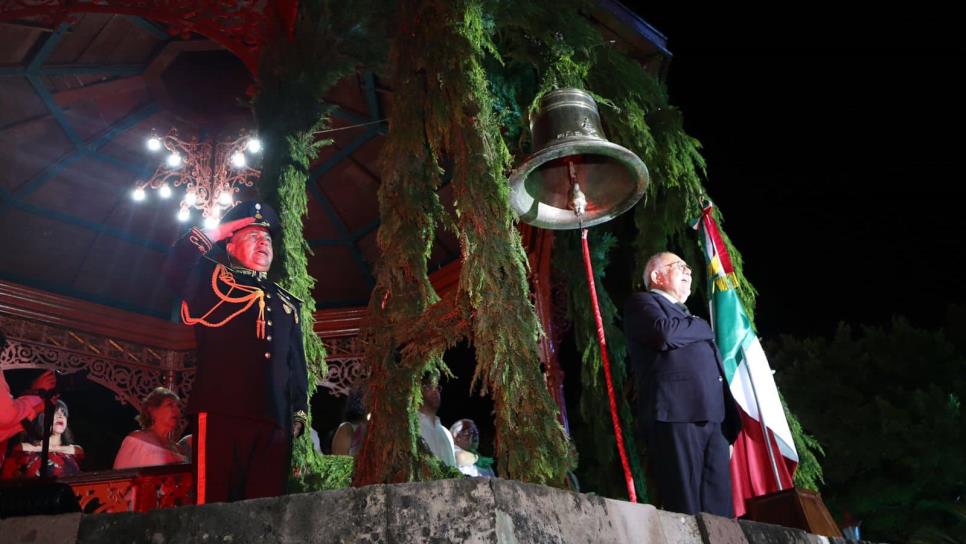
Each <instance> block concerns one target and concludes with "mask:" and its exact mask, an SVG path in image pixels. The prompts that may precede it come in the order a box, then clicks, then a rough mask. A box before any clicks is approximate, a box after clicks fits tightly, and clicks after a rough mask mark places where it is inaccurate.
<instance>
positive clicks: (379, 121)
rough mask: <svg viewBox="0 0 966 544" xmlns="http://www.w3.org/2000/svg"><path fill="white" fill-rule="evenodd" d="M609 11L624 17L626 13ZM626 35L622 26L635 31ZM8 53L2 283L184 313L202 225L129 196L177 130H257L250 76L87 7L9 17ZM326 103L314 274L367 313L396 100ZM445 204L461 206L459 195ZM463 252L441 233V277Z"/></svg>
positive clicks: (210, 52) (353, 96) (163, 34)
mask: <svg viewBox="0 0 966 544" xmlns="http://www.w3.org/2000/svg"><path fill="white" fill-rule="evenodd" d="M613 4H616V3H613ZM616 5H617V6H618V7H620V8H622V6H620V5H619V4H616ZM602 9H604V8H602ZM606 9H607V10H609V11H607V13H609V14H611V17H612V18H613V17H614V15H613V14H614V11H613V10H614V9H617V8H613V7H610V8H606ZM625 12H626V9H625ZM622 13H623V12H622ZM624 15H626V13H624ZM618 19H620V18H619V17H618ZM637 22H638V23H643V21H639V20H637ZM602 24H605V26H606V25H607V24H611V26H613V21H611V23H607V21H604V22H603V23H602ZM614 28H616V27H614ZM614 28H611V27H608V30H607V31H608V32H612V33H613V34H614V35H619V34H620V32H625V33H626V32H627V28H625V27H621V28H622V29H623V30H620V32H618V31H615V30H614ZM651 32H653V29H651ZM635 35H640V34H635ZM648 39H649V40H651V41H647V40H645V41H644V42H643V43H645V44H651V46H650V47H651V49H650V51H649V52H648V51H644V50H642V49H641V46H637V49H635V51H637V53H638V55H639V57H640V58H642V61H643V62H645V63H656V65H655V70H656V71H661V70H662V68H661V66H662V65H663V64H664V62H665V61H666V59H667V58H668V55H667V53H666V51H664V50H663V41H662V40H663V37H661V36H660V35H659V34H657V33H656V32H654V33H653V35H651V36H650V37H649V38H648ZM656 42H659V43H658V45H653V43H656ZM0 44H2V45H3V46H2V47H0V164H2V165H3V169H2V170H0V229H2V231H3V232H4V236H5V240H6V243H5V244H4V246H5V248H6V251H3V252H0V279H3V280H7V281H12V282H16V283H20V284H24V285H27V286H31V287H35V288H40V289H44V290H47V291H50V292H54V293H59V294H63V295H68V296H72V297H75V298H79V299H83V300H87V301H92V302H97V303H102V304H107V305H110V306H114V307H117V308H120V309H124V310H129V311H134V312H138V313H142V314H147V315H153V316H156V317H162V318H167V317H169V316H170V315H171V314H172V309H173V308H174V306H175V303H176V300H175V295H174V293H172V292H170V291H169V290H168V289H167V288H165V287H164V285H163V284H162V282H161V281H160V279H159V278H158V270H159V268H160V267H161V264H162V263H163V261H164V259H165V257H166V255H167V251H168V248H169V247H170V245H171V244H172V242H173V241H174V240H176V239H177V238H178V237H179V236H180V235H181V234H182V233H184V232H185V230H186V229H187V228H188V225H186V224H185V223H181V222H179V221H178V220H177V219H176V218H175V213H176V212H177V202H176V200H177V199H175V198H172V199H170V200H158V199H153V200H151V199H149V200H148V201H146V202H141V203H136V202H134V201H133V200H132V199H131V198H130V193H131V190H132V189H133V186H134V184H135V182H136V181H137V180H143V179H147V178H148V177H149V176H150V175H151V174H152V173H153V172H154V169H155V168H156V167H157V165H158V157H157V156H154V155H151V154H149V153H148V151H147V150H146V148H145V145H144V143H145V140H146V139H147V138H148V136H149V135H151V133H152V131H155V132H157V133H158V134H164V133H166V132H167V131H168V129H170V128H172V127H174V128H177V129H178V130H179V132H181V133H182V134H185V133H187V134H202V135H208V136H210V137H220V136H224V135H237V134H238V131H239V130H240V129H249V130H252V129H254V128H255V127H254V123H253V120H252V115H251V112H250V110H249V109H248V106H247V103H248V101H249V100H250V98H249V96H248V93H249V92H250V89H251V88H252V79H251V75H250V72H249V71H248V70H247V69H246V67H245V64H244V63H243V62H242V61H241V60H239V59H238V57H236V56H235V55H234V54H233V53H232V52H229V51H228V50H226V49H224V48H223V47H221V46H219V45H217V44H215V43H213V42H211V41H209V40H207V39H204V38H202V37H200V36H197V35H191V36H189V38H188V39H183V37H172V36H171V35H170V34H169V33H168V32H167V31H165V29H164V28H162V27H161V26H159V25H155V24H154V23H152V22H149V21H146V20H144V19H141V18H138V17H134V16H130V15H114V14H104V13H86V14H78V15H76V16H75V17H74V18H72V21H71V22H70V23H69V24H67V23H65V24H60V25H58V26H56V27H55V28H45V27H44V26H43V24H42V23H37V22H35V21H31V20H26V21H17V22H9V21H8V22H3V21H0ZM645 57H647V58H645ZM648 58H649V59H650V60H647V59H648ZM327 100H328V101H329V102H330V103H331V104H333V105H334V106H336V109H335V112H334V115H333V119H332V123H331V128H332V129H335V130H332V131H331V132H329V133H327V134H326V135H325V137H327V138H331V139H332V140H333V143H332V145H329V146H327V147H324V148H323V149H322V151H321V153H320V155H319V157H318V159H317V160H316V161H315V162H314V163H313V167H312V173H311V176H310V180H309V184H308V187H307V190H308V194H309V217H308V220H307V223H306V226H305V236H306V239H307V240H308V242H309V244H310V246H311V248H312V251H313V253H314V254H313V255H312V257H311V259H310V263H309V271H310V273H312V274H313V275H314V277H315V278H316V279H317V280H318V283H317V287H316V290H315V292H314V295H315V298H316V301H317V303H318V306H319V307H320V308H326V307H347V306H362V305H365V304H366V302H367V300H368V296H369V291H370V289H371V288H372V285H373V275H372V268H373V265H374V263H375V262H376V258H377V249H376V241H375V235H376V230H377V228H378V225H379V216H378V201H377V198H376V194H377V190H378V187H379V168H378V156H379V150H380V147H381V145H382V141H383V139H384V138H385V135H386V133H387V127H386V124H385V122H384V119H385V118H386V113H385V112H386V111H387V109H388V108H389V107H391V93H390V92H389V90H388V89H387V88H385V86H384V85H383V84H382V83H381V82H380V80H379V78H378V77H377V76H376V75H375V74H373V73H370V72H362V73H358V74H355V75H353V76H351V77H349V78H346V79H345V80H343V81H342V82H340V83H339V84H338V85H337V86H336V87H335V88H333V89H332V90H331V92H330V93H329V94H328V96H327ZM251 194H254V193H251ZM441 196H442V197H443V200H444V202H447V203H450V202H451V201H452V196H451V192H450V189H449V188H448V187H443V188H442V189H441ZM196 217H197V215H196ZM458 254H459V249H458V245H457V242H456V240H455V239H454V238H453V237H452V235H451V234H449V233H447V232H445V231H443V232H440V233H439V241H438V243H437V247H436V248H435V250H434V252H433V255H432V263H431V270H433V269H435V268H438V267H441V266H443V265H445V264H446V263H448V262H450V261H452V260H453V259H455V258H457V257H458Z"/></svg>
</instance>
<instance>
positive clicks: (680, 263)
mask: <svg viewBox="0 0 966 544" xmlns="http://www.w3.org/2000/svg"><path fill="white" fill-rule="evenodd" d="M664 267H665V268H672V267H674V268H677V269H678V270H680V271H681V272H689V273H690V272H691V267H690V266H688V263H686V262H684V261H676V262H673V263H668V264H666V265H664Z"/></svg>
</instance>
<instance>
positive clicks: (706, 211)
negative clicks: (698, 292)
mask: <svg viewBox="0 0 966 544" xmlns="http://www.w3.org/2000/svg"><path fill="white" fill-rule="evenodd" d="M711 208H712V204H711V202H710V201H709V202H707V204H705V206H703V209H702V210H701V212H702V213H701V223H703V226H704V232H705V237H706V238H705V244H710V245H711V247H712V248H713V250H714V254H715V255H718V256H719V258H720V251H719V250H718V248H717V247H716V244H715V241H714V239H713V238H712V236H711V232H710V229H709V224H710V223H712V221H714V219H713V218H712V217H711ZM695 226H697V225H695ZM706 250H707V248H706ZM712 273H713V270H711V267H710V266H709V270H708V293H709V295H710V296H709V297H708V316H709V317H710V318H711V328H712V330H715V329H716V328H717V321H716V320H715V318H714V303H713V302H712V301H713V300H714V288H715V280H714V278H712V277H711V275H712ZM728 279H729V278H725V280H726V281H727V280H728ZM733 288H735V289H737V286H734V287H733ZM716 336H717V335H716ZM740 349H741V354H742V357H743V358H744V360H745V374H746V375H747V376H748V383H749V384H750V385H751V395H752V397H754V399H755V409H756V410H757V411H758V424H759V425H760V426H761V436H762V439H763V440H764V441H765V450H766V451H767V452H768V461H769V463H770V464H771V470H772V475H774V477H775V484H776V485H777V487H778V491H784V489H785V485H784V484H783V483H782V479H781V476H780V475H779V473H778V461H777V460H776V459H775V451H774V448H772V447H771V435H770V434H769V431H768V426H767V425H765V416H764V413H763V412H762V409H761V401H760V400H759V399H758V390H757V388H756V387H755V379H754V377H753V376H752V374H751V364H750V363H749V358H748V354H747V353H745V348H744V346H742V347H740ZM739 367H740V365H739ZM736 370H737V368H736ZM729 387H730V384H729Z"/></svg>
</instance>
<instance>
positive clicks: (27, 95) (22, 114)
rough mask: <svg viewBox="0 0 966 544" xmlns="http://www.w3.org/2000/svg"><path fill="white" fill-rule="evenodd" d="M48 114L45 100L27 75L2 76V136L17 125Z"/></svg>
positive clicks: (0, 78)
mask: <svg viewBox="0 0 966 544" xmlns="http://www.w3.org/2000/svg"><path fill="white" fill-rule="evenodd" d="M45 115H48V112H47V107H46V106H44V102H43V101H42V100H41V99H40V98H39V97H38V96H37V93H36V92H34V88H33V86H31V85H30V82H28V81H27V78H25V77H0V137H2V134H3V132H5V131H8V130H10V129H12V128H15V125H17V124H18V123H22V122H25V121H28V120H31V119H34V118H36V117H40V116H45Z"/></svg>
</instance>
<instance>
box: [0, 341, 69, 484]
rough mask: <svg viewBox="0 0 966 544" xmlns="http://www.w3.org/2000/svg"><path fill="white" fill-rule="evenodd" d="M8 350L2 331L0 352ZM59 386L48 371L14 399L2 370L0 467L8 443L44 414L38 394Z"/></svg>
mask: <svg viewBox="0 0 966 544" xmlns="http://www.w3.org/2000/svg"><path fill="white" fill-rule="evenodd" d="M5 349H7V335H6V334H4V332H3V330H0V352H3V351H4V350H5ZM55 385H57V378H56V377H55V376H54V371H52V370H48V371H46V372H44V373H43V374H41V375H40V376H38V377H37V379H36V380H34V382H33V384H32V385H31V386H30V390H29V391H27V392H25V393H24V394H22V395H20V396H19V397H17V398H13V395H11V394H10V386H9V385H7V380H6V378H4V376H3V371H2V370H0V466H3V462H4V459H5V457H6V453H7V441H8V440H9V439H10V437H12V436H16V435H18V434H20V433H21V432H23V431H24V423H30V422H32V421H33V420H34V419H35V418H36V417H37V415H38V414H42V413H44V400H43V398H42V397H41V396H40V395H38V394H37V393H39V392H41V391H49V390H51V389H53V388H54V386H55Z"/></svg>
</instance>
